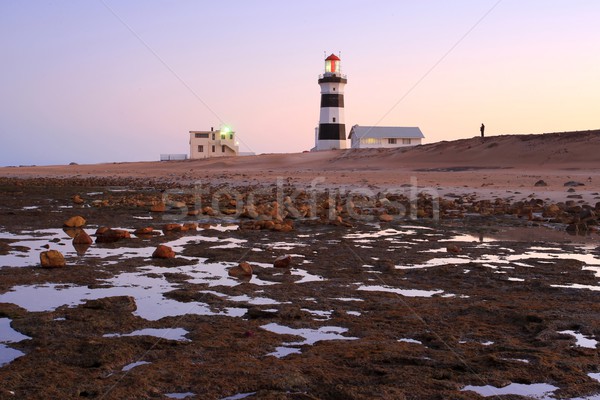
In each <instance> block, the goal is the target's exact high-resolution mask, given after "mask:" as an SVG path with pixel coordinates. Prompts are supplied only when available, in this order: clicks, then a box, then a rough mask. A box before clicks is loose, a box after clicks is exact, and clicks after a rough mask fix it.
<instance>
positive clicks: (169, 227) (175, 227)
mask: <svg viewBox="0 0 600 400" xmlns="http://www.w3.org/2000/svg"><path fill="white" fill-rule="evenodd" d="M181 230H182V229H181V225H179V224H165V225H164V226H163V227H162V231H163V232H181Z"/></svg>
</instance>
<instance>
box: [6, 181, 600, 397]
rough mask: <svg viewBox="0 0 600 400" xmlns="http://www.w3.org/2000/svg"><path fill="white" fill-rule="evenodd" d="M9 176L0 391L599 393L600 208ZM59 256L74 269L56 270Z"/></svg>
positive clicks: (396, 193) (409, 194) (399, 193)
mask: <svg viewBox="0 0 600 400" xmlns="http://www.w3.org/2000/svg"><path fill="white" fill-rule="evenodd" d="M564 183H567V182H564ZM0 186H1V187H2V190H1V191H0V204H1V206H0V227H1V228H0V263H1V264H0V266H1V267H2V268H0V276H1V279H0V322H2V323H3V325H2V330H1V331H2V332H3V335H2V341H1V342H0V343H1V346H2V347H1V348H0V354H1V355H2V357H0V360H1V362H2V366H1V367H0V376H1V377H2V381H3V382H4V385H3V387H2V388H1V389H0V397H1V398H15V399H19V398H28V399H47V398H65V399H66V398H97V399H142V398H148V399H152V398H157V399H160V398H202V399H234V398H235V399H240V398H248V399H251V398H252V399H254V398H256V399H259V398H260V399H373V398H386V399H447V398H454V399H475V398H483V397H482V396H496V397H495V398H504V399H517V398H530V397H532V396H546V397H544V398H557V399H558V398H564V399H574V398H593V397H586V396H594V395H595V394H597V393H600V382H599V380H598V373H599V372H600V370H599V365H600V359H599V356H598V351H597V343H596V340H597V339H598V338H600V330H599V328H598V327H599V326H600V323H599V321H598V318H599V317H598V316H599V315H600V313H599V311H600V309H599V307H600V306H599V304H600V303H599V301H598V300H599V299H600V297H599V296H600V295H599V294H598V291H599V290H600V286H599V284H598V280H599V279H600V252H599V251H598V246H597V243H598V233H597V226H598V212H600V209H599V205H598V204H595V203H591V204H590V203H589V202H585V201H582V200H581V199H576V198H572V199H567V198H565V200H564V201H556V202H555V201H551V200H548V199H542V198H536V197H531V198H525V199H523V198H519V199H515V198H514V197H512V196H510V195H507V196H506V197H505V198H502V197H498V198H495V199H487V198H481V197H479V196H478V194H477V193H444V194H443V195H442V196H435V193H432V191H431V190H428V189H427V188H422V187H415V186H414V185H408V184H407V185H404V186H400V187H398V188H395V189H393V190H391V189H389V188H385V187H374V186H372V187H370V188H369V191H365V190H353V189H352V188H349V189H346V190H344V191H341V190H339V189H335V188H333V187H331V186H329V187H315V186H314V185H313V186H312V187H311V186H310V185H309V184H306V185H298V184H297V182H294V180H292V179H289V180H286V179H283V180H281V181H279V182H278V183H276V184H268V185H259V184H254V185H252V184H250V185H249V184H239V185H236V184H231V183H229V184H228V183H226V182H215V181H211V186H198V185H194V184H187V185H180V184H178V183H177V182H166V181H152V180H148V179H144V180H140V179H133V178H132V179H122V178H116V179H115V178H100V177H90V178H85V179H83V178H69V179H54V178H32V179H16V178H2V179H1V180H0ZM569 188H570V187H569V186H565V191H566V190H568V189H569ZM567 195H568V194H567ZM78 217H80V219H79V218H78ZM66 225H72V226H66ZM79 242H82V243H79ZM159 249H160V251H159ZM49 251H56V252H58V253H60V254H61V255H62V256H63V258H64V266H62V264H61V265H58V266H55V267H53V268H43V267H42V264H41V260H40V255H41V254H42V253H45V252H49ZM159 253H160V255H159ZM19 335H20V336H19Z"/></svg>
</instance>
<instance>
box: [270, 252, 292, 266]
mask: <svg viewBox="0 0 600 400" xmlns="http://www.w3.org/2000/svg"><path fill="white" fill-rule="evenodd" d="M291 263H292V256H290V255H289V254H288V255H285V256H279V257H277V258H276V259H275V261H274V262H273V266H274V267H275V268H289V267H290V264H291Z"/></svg>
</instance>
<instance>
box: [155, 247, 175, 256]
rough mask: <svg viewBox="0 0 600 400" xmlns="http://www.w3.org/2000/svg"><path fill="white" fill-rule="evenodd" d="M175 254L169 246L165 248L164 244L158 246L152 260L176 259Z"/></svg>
mask: <svg viewBox="0 0 600 400" xmlns="http://www.w3.org/2000/svg"><path fill="white" fill-rule="evenodd" d="M174 257H175V252H174V251H173V249H172V248H170V247H169V246H165V245H164V244H160V245H158V247H157V248H156V250H154V253H152V258H174Z"/></svg>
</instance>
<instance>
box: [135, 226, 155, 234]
mask: <svg viewBox="0 0 600 400" xmlns="http://www.w3.org/2000/svg"><path fill="white" fill-rule="evenodd" d="M153 232H154V228H153V227H151V226H146V227H144V228H138V229H136V230H135V231H134V232H133V233H134V234H135V235H152V233H153Z"/></svg>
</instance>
